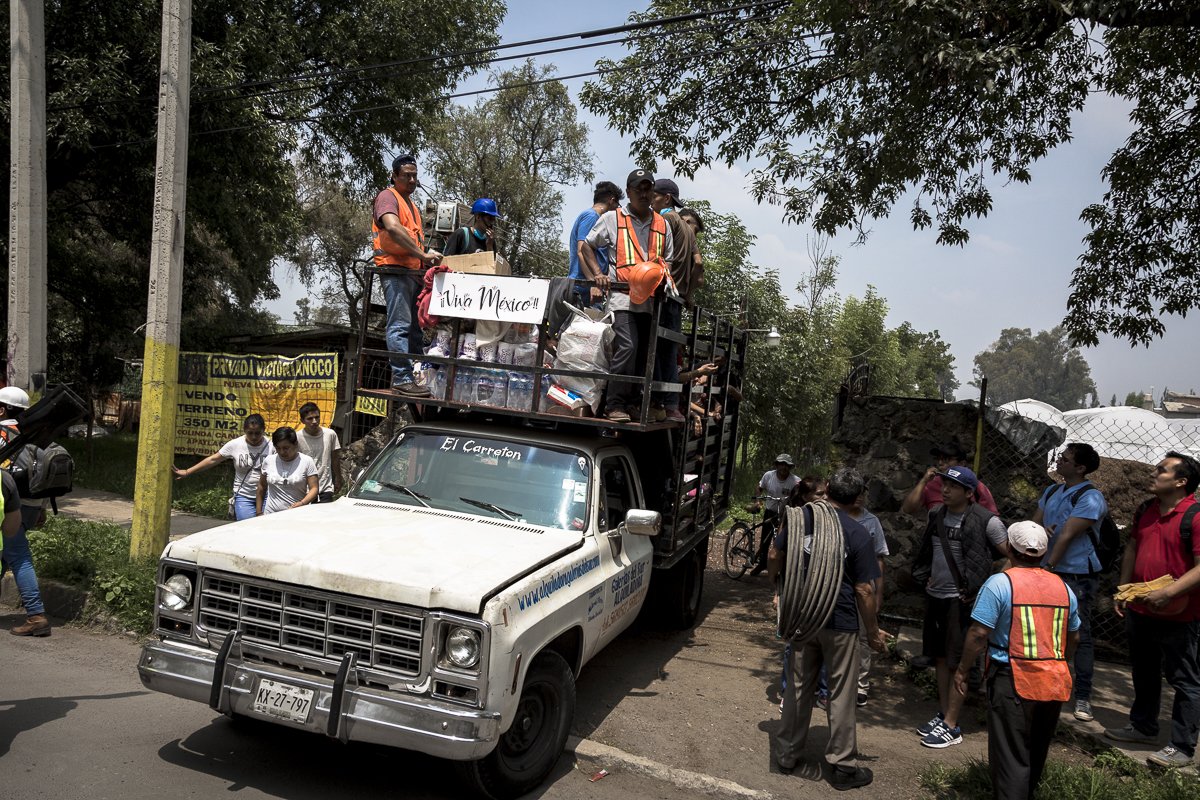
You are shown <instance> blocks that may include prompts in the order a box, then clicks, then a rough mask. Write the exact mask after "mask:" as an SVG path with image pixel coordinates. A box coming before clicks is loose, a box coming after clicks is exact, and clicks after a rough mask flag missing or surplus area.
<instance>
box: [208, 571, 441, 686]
mask: <svg viewBox="0 0 1200 800" xmlns="http://www.w3.org/2000/svg"><path fill="white" fill-rule="evenodd" d="M198 609H199V614H200V627H202V628H205V629H207V630H209V631H211V632H213V633H218V634H224V633H229V632H230V631H233V630H238V631H241V634H242V639H243V640H245V641H246V642H252V643H255V644H263V645H268V646H270V647H277V648H279V649H281V650H286V651H289V652H293V653H301V654H303V655H306V656H314V657H316V658H329V659H332V660H333V661H340V660H341V659H342V657H343V656H344V655H345V654H346V653H348V652H351V651H353V652H355V653H357V654H358V658H359V664H360V665H362V666H367V665H370V666H372V667H375V668H378V669H382V670H388V671H389V672H396V673H400V674H403V675H418V674H420V672H421V649H422V648H421V641H422V636H423V634H424V630H425V617H424V615H423V614H422V613H420V612H416V611H410V610H406V609H401V608H378V607H376V606H373V605H368V604H366V603H364V602H363V601H362V600H361V599H359V598H351V597H347V596H344V595H336V594H325V593H322V592H317V591H313V590H310V589H300V588H296V587H291V586H287V585H285V584H273V583H266V582H260V581H253V582H252V581H246V580H242V579H241V578H238V577H235V576H226V575H219V574H216V575H214V574H206V575H204V577H203V579H202V582H201V588H200V601H199V606H198Z"/></svg>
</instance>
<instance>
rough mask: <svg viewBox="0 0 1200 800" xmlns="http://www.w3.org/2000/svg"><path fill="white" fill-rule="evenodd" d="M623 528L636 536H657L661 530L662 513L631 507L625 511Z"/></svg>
mask: <svg viewBox="0 0 1200 800" xmlns="http://www.w3.org/2000/svg"><path fill="white" fill-rule="evenodd" d="M625 530H627V531H629V532H630V533H632V534H635V535H637V536H658V534H659V532H660V531H661V530H662V514H660V513H658V512H657V511H645V510H643V509H640V508H631V509H629V510H628V511H626V512H625Z"/></svg>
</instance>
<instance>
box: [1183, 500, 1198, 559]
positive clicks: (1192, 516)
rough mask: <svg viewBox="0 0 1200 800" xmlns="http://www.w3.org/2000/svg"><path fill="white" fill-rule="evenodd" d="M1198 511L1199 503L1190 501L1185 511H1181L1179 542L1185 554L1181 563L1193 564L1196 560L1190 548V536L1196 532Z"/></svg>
mask: <svg viewBox="0 0 1200 800" xmlns="http://www.w3.org/2000/svg"><path fill="white" fill-rule="evenodd" d="M1198 512H1200V503H1192V504H1191V505H1190V506H1188V508H1187V511H1184V512H1183V519H1181V520H1180V521H1179V543H1180V544H1181V545H1182V546H1183V555H1184V556H1185V558H1184V561H1183V563H1185V564H1194V563H1195V561H1196V553H1195V551H1194V550H1193V549H1192V536H1193V535H1194V534H1195V533H1196V514H1197V513H1198ZM1189 569H1190V567H1189Z"/></svg>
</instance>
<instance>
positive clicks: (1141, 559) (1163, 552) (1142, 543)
mask: <svg viewBox="0 0 1200 800" xmlns="http://www.w3.org/2000/svg"><path fill="white" fill-rule="evenodd" d="M1195 502H1196V498H1195V497H1192V496H1191V495H1188V496H1187V497H1185V498H1183V499H1182V500H1180V501H1179V502H1178V503H1176V504H1175V507H1174V508H1173V509H1171V510H1170V512H1168V513H1167V515H1166V516H1165V517H1164V516H1160V515H1159V508H1158V503H1157V502H1152V503H1151V504H1150V507H1149V508H1147V509H1146V510H1145V511H1143V512H1142V514H1141V516H1139V517H1138V518H1137V519H1136V520H1134V524H1133V534H1132V535H1133V538H1134V539H1136V540H1137V559H1136V560H1135V561H1134V562H1133V580H1134V582H1142V581H1152V580H1154V579H1155V578H1161V577H1162V576H1163V575H1170V576H1171V577H1172V578H1179V577H1180V576H1181V575H1183V573H1185V572H1187V571H1188V570H1189V569H1191V568H1192V567H1194V566H1196V556H1200V536H1196V535H1195V531H1193V532H1192V548H1191V549H1192V557H1191V559H1188V558H1186V557H1185V555H1184V552H1183V543H1182V542H1181V541H1180V539H1179V524H1180V523H1181V522H1182V521H1183V512H1184V511H1186V510H1187V508H1188V506H1190V505H1192V504H1193V503H1195ZM1130 608H1131V609H1133V610H1134V611H1137V610H1138V606H1137V604H1136V603H1134V604H1132V605H1130ZM1170 619H1172V620H1175V621H1178V622H1190V621H1191V620H1194V619H1200V591H1194V592H1192V593H1191V595H1190V596H1189V597H1188V604H1187V608H1186V609H1185V610H1184V611H1182V612H1181V613H1180V614H1179V615H1178V616H1175V617H1170Z"/></svg>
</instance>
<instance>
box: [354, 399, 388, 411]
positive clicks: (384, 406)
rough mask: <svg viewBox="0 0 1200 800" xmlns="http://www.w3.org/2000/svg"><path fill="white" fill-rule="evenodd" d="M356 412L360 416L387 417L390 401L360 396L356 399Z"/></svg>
mask: <svg viewBox="0 0 1200 800" xmlns="http://www.w3.org/2000/svg"><path fill="white" fill-rule="evenodd" d="M354 410H355V411H357V412H358V413H360V414H370V415H372V416H375V417H386V416H387V415H388V401H387V400H384V399H383V398H382V397H367V396H366V395H361V394H360V395H357V396H355V398H354Z"/></svg>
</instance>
